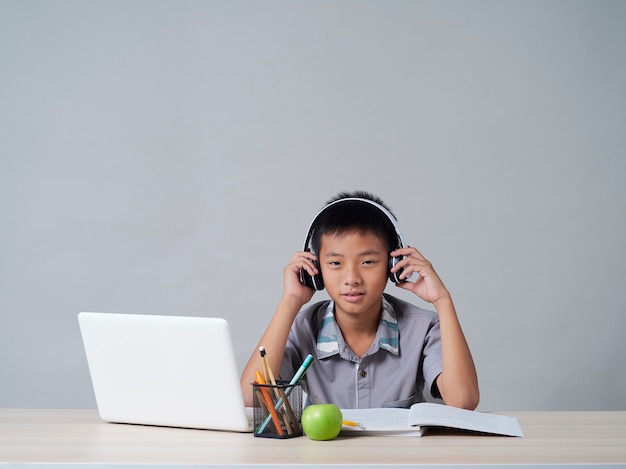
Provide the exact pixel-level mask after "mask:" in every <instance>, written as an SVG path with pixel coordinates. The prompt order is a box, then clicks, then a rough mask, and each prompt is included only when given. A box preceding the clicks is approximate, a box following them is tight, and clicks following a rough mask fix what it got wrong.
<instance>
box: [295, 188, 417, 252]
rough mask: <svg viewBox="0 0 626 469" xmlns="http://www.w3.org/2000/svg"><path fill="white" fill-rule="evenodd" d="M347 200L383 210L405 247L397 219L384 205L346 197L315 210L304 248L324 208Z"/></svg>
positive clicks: (309, 240)
mask: <svg viewBox="0 0 626 469" xmlns="http://www.w3.org/2000/svg"><path fill="white" fill-rule="evenodd" d="M349 201H354V202H365V203H367V204H370V205H373V206H374V207H376V208H377V209H378V210H380V211H381V212H383V213H384V214H385V215H386V216H387V218H388V219H389V221H390V222H391V224H392V225H393V227H394V229H395V232H396V235H397V236H398V241H399V242H400V245H399V246H400V247H406V243H405V242H404V237H403V236H402V231H401V230H400V226H398V221H397V220H396V218H395V217H394V216H393V215H392V214H391V212H390V211H389V210H387V209H386V208H385V207H383V206H382V205H380V204H379V203H377V202H374V201H373V200H369V199H363V198H361V197H346V198H345V199H339V200H335V201H334V202H331V203H329V204H328V205H326V206H325V207H324V208H323V209H321V210H320V211H319V212H317V215H315V218H313V221H312V222H311V224H310V225H309V231H308V233H307V236H306V241H305V242H304V249H305V250H306V249H308V247H309V243H310V242H311V238H312V237H313V233H314V230H313V227H314V226H315V222H317V219H318V218H319V217H320V215H322V213H324V212H325V211H326V209H328V208H330V207H332V206H333V205H336V204H339V203H341V202H349Z"/></svg>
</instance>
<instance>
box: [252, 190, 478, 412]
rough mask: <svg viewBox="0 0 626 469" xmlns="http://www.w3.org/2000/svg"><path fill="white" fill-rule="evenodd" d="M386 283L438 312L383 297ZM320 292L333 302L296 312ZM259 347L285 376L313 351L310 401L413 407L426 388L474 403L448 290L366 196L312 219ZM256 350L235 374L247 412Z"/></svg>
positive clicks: (472, 372)
mask: <svg viewBox="0 0 626 469" xmlns="http://www.w3.org/2000/svg"><path fill="white" fill-rule="evenodd" d="M414 274H415V275H414ZM415 277H416V278H415ZM413 278H415V279H413ZM388 279H392V281H393V282H394V283H395V284H396V285H397V286H398V287H400V288H403V289H405V290H409V291H412V292H413V293H415V294H416V295H417V296H418V297H420V298H421V299H423V300H424V301H427V302H429V303H432V305H433V306H434V309H435V311H436V312H433V311H427V310H425V309H422V308H419V307H417V306H414V305H411V304H409V303H407V302H405V301H402V300H400V299H398V298H395V297H393V296H391V295H388V294H384V293H383V291H384V289H385V287H386V284H387V280H388ZM324 287H325V288H326V291H327V293H328V295H329V296H330V298H331V300H330V301H322V302H319V303H316V304H313V305H311V306H309V307H307V308H304V309H301V308H302V307H303V306H304V305H305V304H306V303H308V302H309V301H310V300H311V298H312V297H313V294H314V293H315V290H314V288H315V289H321V288H324ZM258 346H264V347H265V349H266V351H267V358H268V360H269V364H270V366H271V368H272V369H274V370H277V369H280V375H281V376H282V377H283V378H285V379H290V378H291V377H292V376H293V374H294V373H295V371H296V370H297V369H298V367H299V366H300V364H301V363H302V361H303V359H304V358H305V357H306V355H307V354H308V353H310V354H312V355H313V357H314V358H315V361H314V362H313V364H312V365H311V367H310V368H309V370H308V372H307V374H306V378H305V390H306V392H307V395H308V397H309V400H310V401H314V402H323V403H325V402H328V403H333V404H336V405H337V406H339V407H340V408H368V407H410V406H411V405H412V404H413V403H415V402H420V401H423V400H424V396H423V388H424V386H427V387H428V389H430V392H431V394H432V395H433V396H435V397H438V398H442V399H443V401H444V402H445V403H446V404H448V405H452V406H455V407H461V408H465V409H471V410H473V409H475V408H476V406H477V405H478V400H479V391H478V379H477V376H476V369H475V367H474V362H473V360H472V356H471V353H470V350H469V347H468V345H467V342H466V341H465V337H464V335H463V331H462V329H461V326H460V324H459V321H458V318H457V315H456V311H455V309H454V305H453V303H452V299H451V297H450V294H449V292H448V291H447V289H446V288H445V286H444V284H443V283H442V281H441V279H440V278H439V276H438V275H437V273H436V272H435V270H434V269H433V267H432V265H431V264H430V262H428V261H427V260H426V259H425V258H424V257H423V256H422V255H421V254H420V253H419V251H418V250H417V249H415V248H413V247H409V246H406V245H405V243H404V240H403V239H402V235H401V233H400V231H399V228H398V225H397V222H396V220H395V216H394V215H393V214H392V213H391V212H390V211H389V209H388V208H387V207H386V206H385V205H384V204H383V202H382V201H381V200H380V199H378V198H377V197H375V196H373V195H371V194H368V193H366V192H354V193H341V194H339V195H338V196H337V197H335V198H334V199H332V200H331V201H330V202H329V203H328V204H327V205H326V207H324V208H323V209H322V210H321V211H320V212H319V213H318V215H317V216H316V218H315V219H314V220H313V222H312V223H311V227H310V229H309V233H308V235H307V241H306V243H305V250H304V251H300V252H296V253H295V254H294V255H293V257H292V259H291V262H290V263H289V264H288V265H287V266H286V267H285V269H284V279H283V294H282V297H281V299H280V301H279V304H278V307H277V308H276V311H275V313H274V316H273V317H272V319H271V321H270V323H269V325H268V326H267V329H266V330H265V333H264V334H263V336H262V337H261V340H260V341H259V344H258ZM258 346H257V349H256V350H255V352H254V353H253V354H252V356H251V358H250V360H249V361H248V364H247V365H246V367H245V369H244V371H243V373H242V376H241V387H242V391H243V394H244V399H245V402H246V405H247V406H251V405H252V386H251V384H250V383H252V382H253V381H254V380H255V370H261V369H262V363H261V359H260V355H259V353H258Z"/></svg>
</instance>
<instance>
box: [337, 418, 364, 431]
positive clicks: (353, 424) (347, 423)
mask: <svg viewBox="0 0 626 469" xmlns="http://www.w3.org/2000/svg"><path fill="white" fill-rule="evenodd" d="M341 423H342V424H344V425H345V426H346V427H359V428H360V429H361V430H365V425H363V424H362V423H359V422H353V421H351V420H342V421H341Z"/></svg>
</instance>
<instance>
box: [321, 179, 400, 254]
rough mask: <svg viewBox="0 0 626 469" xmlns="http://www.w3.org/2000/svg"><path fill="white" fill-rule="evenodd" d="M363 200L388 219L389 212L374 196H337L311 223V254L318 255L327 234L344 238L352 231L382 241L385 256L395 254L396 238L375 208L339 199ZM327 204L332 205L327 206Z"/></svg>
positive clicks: (387, 220)
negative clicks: (323, 238) (344, 235)
mask: <svg viewBox="0 0 626 469" xmlns="http://www.w3.org/2000/svg"><path fill="white" fill-rule="evenodd" d="M351 198H358V199H366V200H371V201H372V202H375V203H376V204H378V205H380V206H382V207H384V208H385V209H386V210H387V211H388V212H389V213H391V214H392V216H393V217H394V218H395V215H393V212H391V210H390V209H389V208H388V207H387V206H386V205H385V204H384V202H383V201H382V200H381V199H380V198H379V197H377V196H375V195H373V194H371V193H369V192H364V191H354V192H341V193H339V194H337V195H336V196H335V197H333V198H332V199H330V200H329V201H328V202H327V203H326V206H327V207H326V208H325V209H323V210H322V212H321V213H320V214H319V215H318V217H317V218H316V219H315V221H314V223H313V226H312V230H313V234H312V236H311V247H312V249H313V252H315V253H319V249H320V245H321V242H322V236H323V235H328V234H339V235H341V234H344V233H348V232H350V231H356V232H358V233H361V234H373V235H375V236H378V237H379V238H380V239H382V240H383V241H384V243H385V245H386V246H387V250H388V251H389V252H391V251H393V250H395V249H396V248H397V247H398V245H399V243H398V234H397V233H396V229H395V227H394V225H393V223H392V222H391V220H389V217H387V215H386V214H385V213H384V212H383V211H381V210H380V209H379V208H378V207H376V206H375V205H372V204H370V203H367V202H363V201H362V200H345V201H343V202H339V201H341V200H343V199H351ZM329 204H333V205H330V206H329Z"/></svg>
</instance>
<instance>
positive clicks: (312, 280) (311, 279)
mask: <svg viewBox="0 0 626 469" xmlns="http://www.w3.org/2000/svg"><path fill="white" fill-rule="evenodd" d="M314 264H315V267H317V270H318V271H319V272H320V273H319V274H317V275H311V274H309V273H308V272H307V271H306V270H304V269H301V270H300V282H301V283H303V284H304V285H306V286H307V287H309V288H310V289H311V290H318V291H319V290H323V289H324V279H322V272H321V270H320V266H319V263H318V262H317V261H315V262H314Z"/></svg>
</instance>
